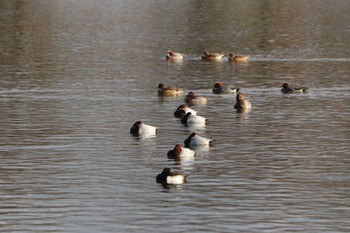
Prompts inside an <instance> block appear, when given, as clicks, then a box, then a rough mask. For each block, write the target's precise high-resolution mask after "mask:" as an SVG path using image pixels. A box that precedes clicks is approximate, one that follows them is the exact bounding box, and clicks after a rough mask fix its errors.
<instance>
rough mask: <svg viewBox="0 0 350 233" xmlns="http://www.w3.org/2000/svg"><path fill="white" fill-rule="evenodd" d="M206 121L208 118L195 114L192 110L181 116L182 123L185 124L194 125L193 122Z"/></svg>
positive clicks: (204, 122) (202, 122) (203, 123)
mask: <svg viewBox="0 0 350 233" xmlns="http://www.w3.org/2000/svg"><path fill="white" fill-rule="evenodd" d="M206 122H207V119H206V118H205V117H202V116H198V115H193V114H192V113H191V112H188V113H186V114H185V115H184V116H183V117H182V118H181V123H182V124H184V125H193V124H196V125H197V124H198V125H205V124H206Z"/></svg>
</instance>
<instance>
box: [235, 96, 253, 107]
mask: <svg viewBox="0 0 350 233" xmlns="http://www.w3.org/2000/svg"><path fill="white" fill-rule="evenodd" d="M251 107H252V104H251V103H250V102H249V101H248V100H246V99H244V94H242V93H239V94H237V96H236V103H235V105H234V106H233V108H234V109H237V110H242V109H250V108H251Z"/></svg>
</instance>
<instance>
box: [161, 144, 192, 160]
mask: <svg viewBox="0 0 350 233" xmlns="http://www.w3.org/2000/svg"><path fill="white" fill-rule="evenodd" d="M195 155H196V152H195V151H194V150H191V149H189V148H185V147H182V146H181V145H180V144H176V145H175V147H174V149H172V150H169V151H168V153H167V156H168V159H193V158H194V157H195Z"/></svg>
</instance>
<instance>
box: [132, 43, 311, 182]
mask: <svg viewBox="0 0 350 233" xmlns="http://www.w3.org/2000/svg"><path fill="white" fill-rule="evenodd" d="M223 56H224V54H218V53H212V54H209V53H208V52H206V51H205V52H204V53H203V55H202V59H203V60H206V61H211V60H220V59H221V58H222V57H223ZM183 57H184V56H183V55H182V54H180V53H175V52H174V51H173V50H169V51H168V54H167V55H166V59H167V60H175V59H183ZM247 59H248V56H243V55H235V54H234V53H230V55H229V60H230V61H235V62H241V61H246V60H247ZM307 90H308V88H307V87H301V86H292V85H290V84H289V83H287V82H286V83H283V85H282V89H281V92H282V93H285V94H290V93H303V92H306V91H307ZM157 92H158V95H159V96H177V95H182V94H183V92H184V90H183V88H178V87H169V86H166V85H165V84H163V83H159V84H158V91H157ZM212 93H214V94H236V103H235V104H234V106H233V108H234V109H236V110H237V112H239V113H240V112H246V111H250V109H251V106H252V105H251V103H250V101H249V100H246V99H245V96H244V94H243V93H241V92H240V89H239V88H236V87H232V86H225V85H224V84H223V83H221V82H216V83H215V84H214V86H213V88H212ZM184 102H185V103H184V104H181V105H180V106H179V107H178V108H177V109H176V110H175V112H174V116H175V117H176V118H179V119H180V121H181V123H182V124H183V125H185V126H192V125H195V126H205V125H206V123H207V119H206V118H205V117H202V116H199V115H198V114H197V112H196V111H195V110H193V109H191V108H190V107H188V106H187V105H196V104H202V105H205V104H207V102H208V98H207V97H205V96H198V95H196V94H195V93H194V92H193V91H190V92H188V94H187V95H186V97H185V99H184ZM157 133H158V128H157V127H155V126H151V125H147V124H145V123H143V122H141V121H137V122H135V123H134V124H133V125H132V127H131V128H130V134H132V135H134V136H143V137H144V136H154V135H156V134H157ZM213 143H214V140H212V139H209V138H206V137H203V136H200V135H198V134H197V133H195V132H192V133H191V134H190V135H189V136H188V137H187V138H186V139H185V140H184V146H181V145H180V144H176V145H175V147H174V148H173V149H171V150H169V151H168V153H167V157H168V159H175V160H181V159H193V158H194V157H195V156H196V151H195V148H196V147H197V146H204V147H211V146H213ZM186 178H187V175H185V174H182V173H179V172H178V171H172V170H171V169H170V168H164V169H163V171H162V172H161V173H160V174H158V175H157V176H156V182H158V183H162V184H163V185H178V184H182V183H184V182H186Z"/></svg>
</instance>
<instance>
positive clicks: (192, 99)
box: [185, 91, 208, 104]
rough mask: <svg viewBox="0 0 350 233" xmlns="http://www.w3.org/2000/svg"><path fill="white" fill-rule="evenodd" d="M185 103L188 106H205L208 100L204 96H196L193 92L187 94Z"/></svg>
mask: <svg viewBox="0 0 350 233" xmlns="http://www.w3.org/2000/svg"><path fill="white" fill-rule="evenodd" d="M185 102H186V103H188V104H207V103H208V99H207V98H206V97H204V96H200V95H196V94H194V92H193V91H190V92H188V94H187V96H186V98H185Z"/></svg>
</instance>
